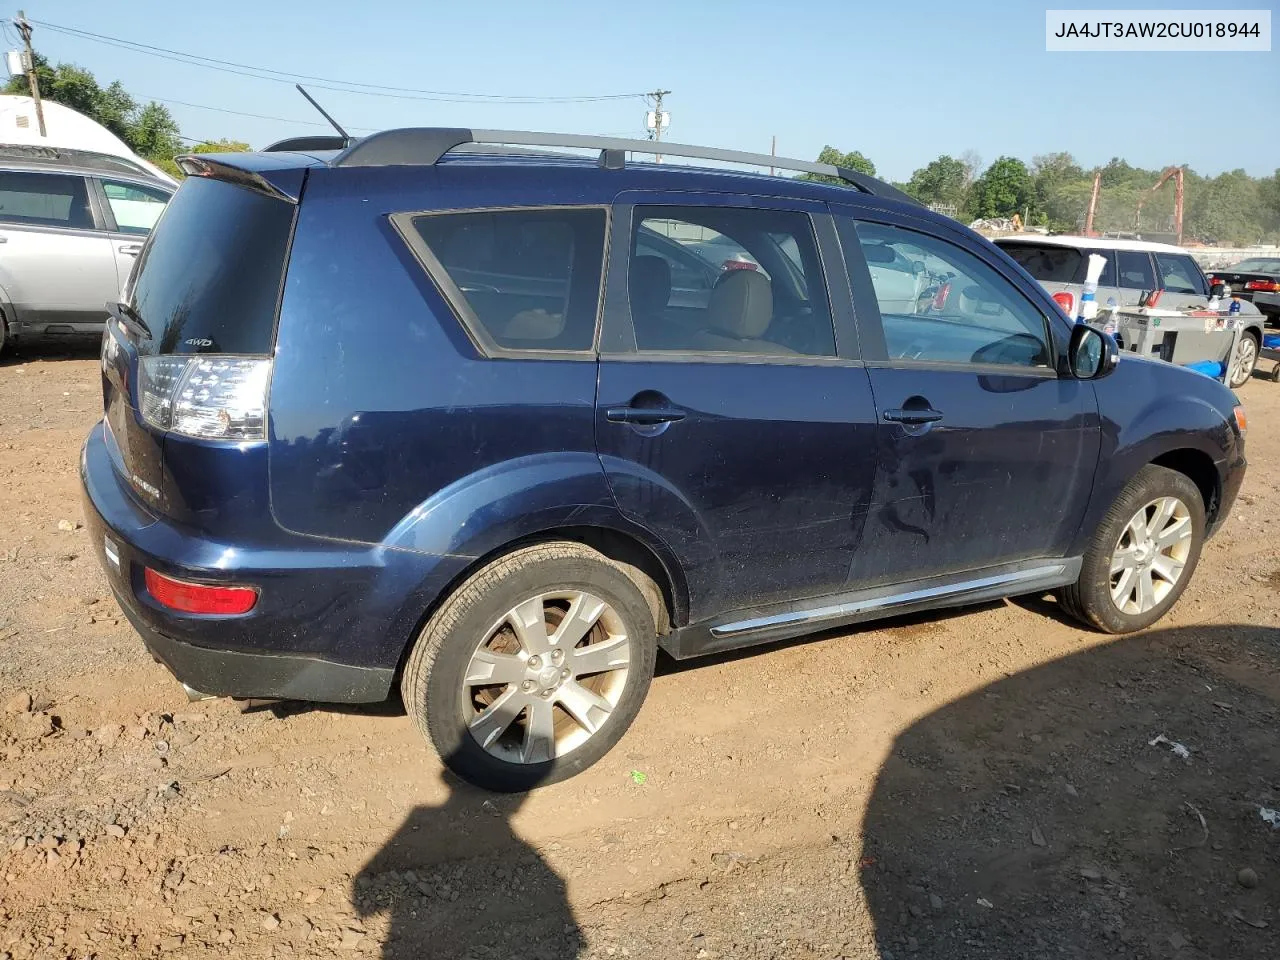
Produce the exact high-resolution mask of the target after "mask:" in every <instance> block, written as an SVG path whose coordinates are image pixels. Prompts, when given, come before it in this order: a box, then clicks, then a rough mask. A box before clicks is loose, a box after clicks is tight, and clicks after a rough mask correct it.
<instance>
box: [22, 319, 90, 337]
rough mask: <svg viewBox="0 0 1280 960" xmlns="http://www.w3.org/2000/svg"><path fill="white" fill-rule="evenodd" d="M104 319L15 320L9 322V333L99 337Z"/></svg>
mask: <svg viewBox="0 0 1280 960" xmlns="http://www.w3.org/2000/svg"><path fill="white" fill-rule="evenodd" d="M106 326H107V324H106V321H105V320H97V321H91V322H89V323H62V322H59V321H54V322H51V323H28V322H25V321H22V320H15V321H13V322H12V323H10V324H9V334H10V335H11V336H13V337H100V336H102V331H103V330H105V329H106Z"/></svg>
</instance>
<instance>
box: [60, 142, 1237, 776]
mask: <svg viewBox="0 0 1280 960" xmlns="http://www.w3.org/2000/svg"><path fill="white" fill-rule="evenodd" d="M476 136H479V135H478V134H472V133H470V132H469V131H457V130H399V131H391V132H388V133H382V134H375V135H372V136H370V137H367V138H365V139H362V140H359V141H356V142H355V143H353V144H351V145H349V146H346V147H345V148H343V149H341V150H340V151H339V150H327V151H326V150H318V149H314V145H313V147H312V148H309V149H303V148H298V149H300V150H302V152H289V151H273V152H262V153H243V154H225V155H201V156H198V157H189V158H184V159H183V161H182V162H183V164H184V166H185V167H186V169H187V172H188V173H189V174H191V176H189V177H188V179H187V180H186V181H185V183H184V184H183V185H182V187H181V188H180V189H179V191H178V193H177V195H176V196H175V198H174V200H173V202H172V203H171V204H170V206H169V209H168V211H167V213H166V214H165V217H164V219H163V220H162V221H161V222H160V224H159V226H158V228H157V229H156V231H155V232H154V234H153V235H152V236H151V238H150V239H149V241H148V242H147V246H146V248H145V250H144V252H143V254H142V257H141V259H140V261H139V265H138V270H137V272H136V275H135V277H134V280H133V282H132V285H131V288H130V290H129V293H128V297H127V301H126V302H124V303H122V304H120V305H119V306H118V308H117V309H116V311H115V313H114V315H113V318H112V320H111V321H110V322H109V324H108V328H107V332H106V335H105V336H104V338H103V354H102V366H103V371H104V377H103V390H104V401H105V409H106V415H105V418H104V420H103V422H101V423H100V424H98V425H97V426H95V427H94V428H93V430H92V432H91V433H90V435H89V437H88V440H87V441H86V444H85V448H84V452H83V456H82V459H81V478H82V483H83V487H84V491H85V496H86V511H85V513H86V518H87V522H88V527H89V533H90V537H91V540H92V542H93V544H94V546H95V548H96V549H97V551H98V553H99V556H100V558H101V559H102V562H103V565H104V568H105V569H106V572H107V575H108V578H109V581H110V583H111V587H112V590H113V591H114V593H115V595H116V597H117V598H118V600H119V602H120V605H121V607H122V608H123V610H124V611H125V613H126V615H127V616H128V618H129V620H130V621H131V623H132V624H133V625H134V627H135V628H136V629H137V630H138V632H139V633H140V634H141V635H142V638H143V641H144V642H145V643H146V645H147V647H148V648H149V649H150V650H151V652H152V653H153V654H154V655H155V656H156V657H157V658H158V659H159V660H161V661H162V662H163V663H165V664H166V665H167V666H168V667H169V668H170V669H171V670H172V672H173V673H174V674H175V675H176V676H177V677H178V678H179V679H180V680H181V681H182V682H183V683H184V684H185V685H186V687H187V689H188V693H189V694H190V695H192V696H197V697H198V696H201V695H222V696H235V697H281V698H295V699H311V700H320V701H341V702H366V701H379V700H382V699H384V698H386V697H388V696H389V695H390V694H391V692H392V690H393V689H398V690H399V692H400V695H401V696H402V698H403V701H404V704H405V707H406V709H407V710H408V712H409V714H410V715H411V717H412V718H413V719H414V721H415V722H416V723H417V725H418V727H419V728H420V729H421V730H422V732H423V733H424V735H425V736H426V737H427V739H429V740H430V741H431V743H432V744H434V746H435V748H436V749H437V750H438V751H439V753H440V755H441V756H442V757H443V759H444V761H445V762H446V763H447V764H448V765H449V766H450V767H451V768H453V769H454V770H455V771H457V772H458V773H459V774H461V775H462V776H464V777H466V778H469V779H470V780H472V781H474V782H476V783H479V784H482V785H484V786H486V787H490V788H494V789H499V790H521V789H527V788H529V787H531V786H533V785H534V784H537V783H543V782H547V781H551V780H556V779H560V778H563V777H567V776H569V775H571V774H573V773H576V772H577V771H580V770H582V769H584V768H585V767H587V766H589V765H590V764H592V763H594V762H595V761H596V760H598V759H599V758H600V757H601V756H603V755H604V754H605V753H606V752H607V751H608V750H609V749H610V748H611V747H612V746H613V745H614V744H615V743H616V742H617V741H618V740H619V738H620V737H622V735H623V733H624V732H625V731H626V730H627V728H628V726H629V725H630V724H631V722H632V720H633V718H634V717H635V716H636V714H637V712H638V711H639V709H640V706H641V702H642V701H643V700H644V697H645V694H646V691H647V690H648V687H649V682H650V678H651V676H652V674H653V669H654V662H655V656H656V653H657V650H658V649H659V648H661V649H663V650H665V651H666V652H667V653H668V654H669V655H671V656H673V657H675V658H677V659H683V658H688V657H695V656H700V655H704V654H710V653H716V652H720V651H725V650H731V649H736V648H741V647H748V646H751V645H753V644H760V643H768V642H771V641H776V640H781V639H786V638H790V637H796V636H800V635H803V634H807V633H811V632H813V631H817V630H826V629H830V628H833V627H841V626H845V625H848V624H852V623H856V622H859V621H863V620H869V619H873V618H876V617H883V616H888V615H893V614H900V613H906V612H910V611H920V610H926V609H931V608H935V607H944V606H954V605H960V604H966V603H974V602H979V601H985V600H990V599H993V598H997V597H1003V596H1009V595H1014V594H1024V593H1040V592H1044V591H1058V593H1059V596H1060V597H1061V600H1062V603H1063V608H1064V609H1065V610H1067V611H1069V612H1070V613H1072V614H1073V615H1074V616H1076V617H1078V618H1080V619H1081V620H1082V621H1083V622H1085V623H1087V624H1089V625H1091V626H1092V627H1094V628H1096V629H1099V630H1103V631H1108V632H1112V633H1124V632H1127V631H1132V630H1139V629H1142V628H1144V627H1146V626H1149V625H1150V624H1152V623H1154V622H1155V621H1156V620H1158V619H1159V618H1160V617H1162V616H1163V615H1164V614H1165V613H1166V612H1167V611H1168V610H1169V608H1170V607H1171V606H1172V605H1173V604H1174V602H1175V601H1176V600H1177V598H1178V597H1179V595H1180V594H1181V593H1182V591H1183V590H1184V589H1185V587H1186V585H1187V582H1188V581H1189V580H1190V578H1191V576H1192V572H1193V571H1194V569H1195V567H1196V563H1197V561H1198V559H1199V557H1200V551H1201V548H1202V546H1203V545H1204V542H1205V539H1206V538H1207V537H1208V536H1210V534H1211V533H1212V532H1213V531H1215V530H1216V529H1217V528H1218V527H1220V526H1221V524H1222V523H1223V522H1224V520H1225V518H1226V517H1227V515H1228V512H1229V511H1230V509H1231V506H1232V503H1233V502H1234V500H1235V497H1236V493H1237V490H1238V489H1239V487H1240V483H1241V479H1242V477H1243V474H1244V469H1245V459H1244V440H1245V420H1244V413H1243V410H1242V408H1241V407H1240V406H1239V405H1238V404H1237V402H1236V399H1235V397H1234V396H1233V395H1232V393H1231V392H1230V391H1229V390H1228V389H1227V388H1226V387H1224V386H1223V385H1222V384H1220V383H1218V382H1216V381H1213V380H1211V379H1209V378H1206V377H1202V376H1198V375H1197V374H1194V373H1190V372H1188V371H1186V370H1183V369H1180V368H1178V367H1175V366H1172V365H1170V364H1165V363H1160V362H1157V361H1150V360H1144V359H1141V358H1134V359H1132V360H1130V359H1129V358H1125V360H1124V362H1122V363H1117V361H1118V350H1117V348H1116V345H1115V342H1114V341H1113V340H1112V339H1111V338H1110V337H1109V336H1107V335H1106V334H1105V333H1103V332H1101V331H1100V330H1097V329H1095V328H1092V327H1088V326H1084V325H1080V326H1076V325H1073V324H1071V323H1070V322H1068V320H1067V319H1066V318H1065V317H1064V316H1063V314H1062V312H1061V310H1059V309H1058V307H1057V306H1056V305H1055V304H1054V302H1053V301H1052V300H1051V299H1050V296H1049V294H1048V293H1047V292H1046V291H1045V290H1044V289H1043V287H1041V286H1040V285H1038V284H1037V283H1036V282H1035V281H1034V280H1033V279H1032V277H1031V276H1029V275H1028V274H1027V273H1026V272H1025V271H1024V270H1023V269H1022V268H1021V267H1019V266H1018V264H1017V262H1016V261H1014V260H1013V259H1011V258H1010V257H1008V256H1007V255H1005V254H1003V253H1001V252H1000V251H999V250H998V249H997V248H995V247H993V246H992V245H991V244H990V243H988V242H987V241H986V240H984V239H982V238H981V237H979V236H978V235H977V234H975V233H973V232H972V231H970V230H968V229H966V228H964V227H963V226H961V225H959V224H957V223H955V222H954V221H953V220H950V219H949V218H947V217H945V216H942V215H940V214H934V213H931V212H930V211H928V210H925V209H923V208H922V207H920V206H918V205H917V204H916V203H915V202H914V201H912V200H910V199H909V198H907V197H905V196H903V195H902V194H900V193H899V192H898V191H896V190H894V189H893V188H892V187H890V186H889V185H887V184H882V183H880V182H878V181H876V180H873V179H870V178H867V177H865V176H862V175H860V174H856V173H853V172H847V173H846V172H844V171H837V170H836V168H834V167H830V166H827V165H825V164H812V163H805V162H803V161H780V160H778V159H777V158H761V157H757V156H755V155H752V154H743V155H736V156H741V157H742V158H743V162H744V163H751V164H759V165H762V166H764V165H774V166H777V167H779V168H783V169H798V170H805V171H809V172H817V173H825V174H828V175H843V176H844V177H845V178H846V180H847V181H848V183H849V185H848V186H838V185H831V184H824V183H814V182H807V181H801V180H795V179H780V178H770V177H765V176H763V175H760V174H734V173H727V172H725V171H724V170H715V171H710V170H700V169H697V168H693V167H688V166H679V165H674V164H663V165H652V164H643V163H638V164H637V163H624V162H623V157H624V156H625V154H624V152H623V151H624V149H625V150H629V151H649V150H652V145H651V144H648V143H647V142H645V141H635V142H632V141H617V140H612V139H604V140H599V141H595V140H588V139H587V138H582V137H572V138H569V139H568V142H569V143H570V144H572V145H576V146H581V145H582V144H583V142H584V141H586V142H589V143H596V142H598V143H599V144H600V147H601V150H602V157H601V160H600V162H599V163H597V162H595V161H594V160H586V159H582V158H578V157H565V158H563V159H558V158H548V156H547V155H546V154H545V152H543V153H539V154H537V155H534V156H528V157H525V156H522V155H519V154H516V153H512V152H511V149H512V147H511V144H512V138H514V139H515V145H516V146H519V145H522V144H523V145H526V146H540V147H547V146H554V145H556V144H558V143H563V142H565V141H563V140H561V139H559V138H557V137H554V136H552V135H548V134H513V133H510V132H506V133H504V134H503V137H504V143H505V144H506V145H507V146H506V148H505V149H504V150H503V151H502V152H497V151H495V152H494V153H493V154H492V155H484V154H483V153H477V152H474V150H471V151H457V150H453V148H454V147H456V146H462V145H469V144H470V143H471V141H472V139H473V138H474V137H476ZM620 144H621V145H620ZM664 146H668V147H669V148H670V149H668V150H664V153H671V154H672V155H682V156H692V157H696V156H698V155H699V153H700V150H699V149H698V148H693V147H685V146H682V145H675V144H671V145H665V144H664ZM679 151H684V152H683V153H679ZM714 156H715V158H716V159H719V160H724V159H725V158H726V154H725V153H724V152H722V151H717V152H716V153H715V154H714ZM762 160H763V161H764V163H761V161H762ZM427 167H431V168H433V169H432V170H431V175H430V176H426V175H424V170H425V168H427ZM673 223H674V224H677V225H680V227H681V231H685V232H688V233H692V232H693V231H695V230H698V229H705V230H714V231H716V232H717V233H719V234H722V235H724V236H727V237H731V238H733V240H734V241H736V242H737V243H738V244H740V245H741V246H742V248H743V249H744V250H746V251H748V252H749V254H750V255H751V257H752V258H753V259H755V260H756V261H757V262H758V263H759V265H760V269H758V270H745V269H732V270H725V271H721V272H720V273H719V274H718V275H717V277H716V279H715V281H714V286H713V287H712V289H711V290H710V291H709V292H708V293H707V297H706V300H705V301H704V302H696V303H695V302H693V301H691V300H688V299H685V300H676V299H674V295H673V290H674V289H675V282H674V279H673V277H674V273H675V269H674V268H673V267H671V266H670V265H669V264H668V262H667V260H665V259H664V258H663V256H661V255H660V253H659V252H655V251H660V250H662V249H666V251H667V253H668V254H673V255H675V254H680V253H682V252H683V251H677V250H674V249H672V248H664V247H663V242H662V240H657V241H655V240H654V239H653V237H654V236H655V235H658V236H662V237H664V239H665V235H664V234H661V233H655V231H656V228H657V227H658V226H659V225H663V224H666V225H670V224H673ZM664 229H666V228H665V227H664ZM892 250H897V251H899V252H902V251H908V250H909V251H910V256H909V257H908V258H907V259H908V262H909V263H919V264H920V265H921V266H920V272H922V273H927V274H929V275H931V276H934V277H945V278H946V279H945V280H944V282H943V284H940V285H939V288H938V291H937V292H935V293H934V294H933V295H932V296H927V297H919V298H913V297H903V296H902V295H901V294H900V290H899V286H900V285H899V284H898V283H897V282H896V280H895V281H894V282H892V283H890V282H887V279H886V278H887V273H886V272H884V271H881V270H880V269H879V268H880V267H881V266H885V267H888V266H889V262H888V261H889V260H892V262H893V263H894V264H897V263H898V260H897V259H896V258H894V257H888V254H887V252H886V251H892ZM904 256H906V254H905V253H904ZM674 259H675V260H676V261H680V256H678V255H677V256H674ZM655 261H656V262H655ZM193 264H195V265H198V266H199V268H198V269H193V268H192V265H193ZM789 264H790V266H789ZM873 264H874V269H873ZM793 268H794V269H795V270H797V271H799V274H800V276H801V278H802V281H803V282H802V283H794V282H792V280H791V279H790V278H791V276H792V274H791V270H792V269H793ZM916 269H917V268H916V267H915V266H911V267H910V270H911V271H912V274H913V275H914V274H915V272H916ZM943 286H946V288H947V292H946V294H945V295H943V293H942V287H943Z"/></svg>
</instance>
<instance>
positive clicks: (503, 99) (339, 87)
mask: <svg viewBox="0 0 1280 960" xmlns="http://www.w3.org/2000/svg"><path fill="white" fill-rule="evenodd" d="M31 22H32V23H35V24H39V25H40V26H42V27H45V28H46V29H49V30H53V31H55V32H57V33H62V34H65V35H66V36H71V37H76V38H79V39H82V40H91V41H93V42H95V43H102V44H106V45H108V46H113V47H116V48H118V49H122V50H130V51H132V52H134V53H141V54H145V55H147V56H152V57H158V58H160V59H162V60H171V61H173V62H176V63H186V64H189V65H190V66H197V67H205V68H207V69H210V70H218V71H221V72H223V73H232V74H236V75H238V76H244V77H251V78H254V79H257V80H273V81H275V82H277V83H290V84H292V83H294V82H296V81H299V80H306V81H308V82H309V83H311V84H312V85H314V86H317V87H318V89H321V90H332V91H335V92H339V93H358V94H363V95H364V96H380V97H391V98H394V99H400V100H432V101H437V102H441V103H504V104H527V105H545V104H560V103H565V104H568V103H595V102H601V101H609V100H630V99H636V98H640V99H643V98H644V94H642V93H613V94H598V95H579V96H548V97H544V96H531V95H523V94H516V95H507V94H494V93H463V92H459V91H448V90H422V89H418V88H415V87H395V86H388V85H385V84H376V83H364V82H362V81H357V80H341V79H335V78H332V77H318V76H313V75H310V74H304V73H290V72H288V71H284V70H273V69H271V68H269V67H259V66H255V65H253V64H247V63H237V62H236V61H234V60H219V59H217V58H214V57H205V56H202V55H200V54H196V53H185V52H183V51H181V50H172V49H170V48H168V47H158V46H154V45H152V44H146V43H140V42H138V41H135V40H125V39H123V38H121V37H112V36H108V35H106V34H100V33H91V32H90V31H88V30H81V29H79V28H77V27H68V26H64V25H62V24H56V23H49V22H48V21H45V20H32V21H31Z"/></svg>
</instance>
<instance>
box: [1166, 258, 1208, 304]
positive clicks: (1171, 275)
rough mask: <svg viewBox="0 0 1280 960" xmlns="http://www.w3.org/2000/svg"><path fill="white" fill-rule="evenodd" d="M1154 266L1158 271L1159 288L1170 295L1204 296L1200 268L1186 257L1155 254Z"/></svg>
mask: <svg viewBox="0 0 1280 960" xmlns="http://www.w3.org/2000/svg"><path fill="white" fill-rule="evenodd" d="M1156 266H1157V267H1158V268H1159V269H1160V286H1161V287H1162V288H1163V289H1165V290H1168V291H1169V292H1170V293H1190V294H1193V295H1196V294H1205V293H1208V291H1207V290H1205V289H1204V287H1203V283H1204V280H1203V278H1202V277H1201V275H1200V268H1199V267H1197V266H1196V262H1195V261H1194V260H1192V259H1191V258H1190V257H1188V256H1180V255H1178V254H1171V253H1157V254H1156Z"/></svg>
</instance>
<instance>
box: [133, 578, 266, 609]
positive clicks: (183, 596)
mask: <svg viewBox="0 0 1280 960" xmlns="http://www.w3.org/2000/svg"><path fill="white" fill-rule="evenodd" d="M143 578H144V579H145V580H146V584H147V592H148V593H150V594H151V597H152V599H153V600H155V602H156V603H158V604H160V605H161V606H163V607H168V608H169V609H170V610H177V611H179V612H180V613H212V614H221V615H222V616H232V615H235V614H238V613H248V612H249V611H250V610H252V609H253V607H254V604H256V603H257V602H258V591H257V590H256V589H255V588H254V587H212V586H209V585H208V584H205V583H191V582H190V581H188V580H175V579H174V578H173V577H166V576H165V575H164V574H163V573H157V572H156V571H155V570H152V569H151V568H150V567H147V568H146V570H145V571H144V573H143Z"/></svg>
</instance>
